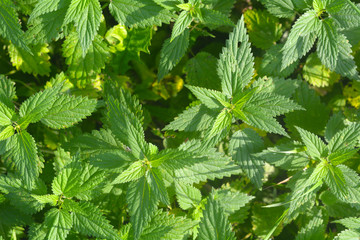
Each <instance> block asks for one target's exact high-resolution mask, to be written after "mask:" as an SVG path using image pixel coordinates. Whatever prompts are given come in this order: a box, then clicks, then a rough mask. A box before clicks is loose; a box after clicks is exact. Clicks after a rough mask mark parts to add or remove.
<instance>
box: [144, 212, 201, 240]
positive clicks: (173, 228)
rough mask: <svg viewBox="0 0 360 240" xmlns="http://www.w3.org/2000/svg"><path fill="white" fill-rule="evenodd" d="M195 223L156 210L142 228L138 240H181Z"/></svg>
mask: <svg viewBox="0 0 360 240" xmlns="http://www.w3.org/2000/svg"><path fill="white" fill-rule="evenodd" d="M196 223H197V222H196V221H191V220H190V219H187V218H185V217H175V215H173V214H169V213H167V212H163V211H161V210H158V211H157V212H156V213H155V215H154V216H153V217H152V218H151V221H150V222H149V224H148V225H147V226H146V227H145V228H144V231H143V233H142V235H141V237H140V239H141V240H158V239H171V240H182V239H184V236H186V235H187V233H188V232H189V231H190V229H191V228H192V227H194V226H195V225H196Z"/></svg>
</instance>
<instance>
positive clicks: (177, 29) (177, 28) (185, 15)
mask: <svg viewBox="0 0 360 240" xmlns="http://www.w3.org/2000/svg"><path fill="white" fill-rule="evenodd" d="M192 20H193V19H192V16H191V15H190V12H187V11H182V12H181V13H180V15H179V17H178V18H177V19H176V21H175V24H174V27H173V29H172V32H171V39H170V41H173V40H174V39H175V38H176V37H177V36H179V35H180V34H182V33H183V32H184V31H185V29H186V28H188V27H189V25H190V24H191V22H192Z"/></svg>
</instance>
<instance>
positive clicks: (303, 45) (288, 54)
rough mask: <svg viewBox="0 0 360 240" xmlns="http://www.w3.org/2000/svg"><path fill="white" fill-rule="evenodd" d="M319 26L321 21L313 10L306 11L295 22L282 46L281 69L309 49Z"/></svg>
mask: <svg viewBox="0 0 360 240" xmlns="http://www.w3.org/2000/svg"><path fill="white" fill-rule="evenodd" d="M320 27H321V22H320V20H319V19H318V18H317V15H316V12H315V11H314V10H309V11H307V12H306V13H304V14H303V15H302V16H301V17H300V18H299V19H298V20H297V21H296V22H295V24H294V25H293V27H292V28H291V31H290V34H289V37H288V39H287V41H286V43H285V45H284V47H283V48H282V53H283V58H282V65H281V69H282V70H283V69H285V68H286V67H287V66H289V65H290V64H292V63H293V62H295V61H296V60H298V59H300V58H301V57H302V56H304V55H305V54H306V53H307V52H308V51H309V50H310V49H311V47H312V46H313V45H314V42H315V40H316V34H317V32H318V31H319V28H320Z"/></svg>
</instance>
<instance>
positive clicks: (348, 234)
mask: <svg viewBox="0 0 360 240" xmlns="http://www.w3.org/2000/svg"><path fill="white" fill-rule="evenodd" d="M359 238H360V232H358V231H353V230H344V231H342V232H340V233H339V234H338V235H337V236H336V238H334V239H335V240H356V239H359Z"/></svg>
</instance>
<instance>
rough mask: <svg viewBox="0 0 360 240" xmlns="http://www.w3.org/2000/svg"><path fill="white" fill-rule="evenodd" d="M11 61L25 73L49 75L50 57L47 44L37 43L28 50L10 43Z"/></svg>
mask: <svg viewBox="0 0 360 240" xmlns="http://www.w3.org/2000/svg"><path fill="white" fill-rule="evenodd" d="M8 51H9V56H10V61H11V63H12V65H13V66H14V67H16V69H17V70H21V71H23V72H25V73H31V74H34V75H35V76H37V75H40V76H44V75H46V76H49V74H50V71H51V69H50V66H51V64H50V57H49V54H48V53H49V52H50V50H49V48H48V45H47V44H42V45H40V44H39V45H36V46H34V47H32V48H31V50H29V51H27V50H24V49H21V48H18V47H16V46H15V45H14V44H10V45H9V47H8Z"/></svg>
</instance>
